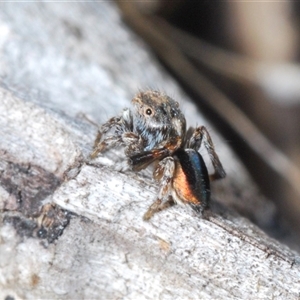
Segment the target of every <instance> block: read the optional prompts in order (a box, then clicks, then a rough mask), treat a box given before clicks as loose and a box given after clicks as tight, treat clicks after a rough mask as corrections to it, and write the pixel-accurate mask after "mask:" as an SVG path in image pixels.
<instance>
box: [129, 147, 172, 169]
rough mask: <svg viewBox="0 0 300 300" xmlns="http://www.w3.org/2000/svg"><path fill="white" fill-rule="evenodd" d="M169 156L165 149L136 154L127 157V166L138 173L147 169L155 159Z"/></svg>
mask: <svg viewBox="0 0 300 300" xmlns="http://www.w3.org/2000/svg"><path fill="white" fill-rule="evenodd" d="M167 155H169V151H168V150H167V149H166V148H159V149H153V150H149V151H144V152H142V153H137V154H135V155H131V156H130V157H129V165H131V168H132V170H133V171H140V170H142V169H145V168H146V167H148V166H149V165H150V164H151V163H153V162H154V161H155V160H157V159H161V158H163V157H165V156H167Z"/></svg>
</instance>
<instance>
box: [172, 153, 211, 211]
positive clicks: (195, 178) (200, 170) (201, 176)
mask: <svg viewBox="0 0 300 300" xmlns="http://www.w3.org/2000/svg"><path fill="white" fill-rule="evenodd" d="M174 156H175V157H176V158H177V160H176V169H175V174H174V177H173V189H174V191H175V193H176V197H175V198H177V199H175V201H176V202H177V201H178V202H180V201H181V202H183V203H186V204H190V205H191V206H192V207H193V209H195V210H196V211H202V210H203V209H205V208H206V207H207V206H208V204H209V199H210V183H209V175H208V171H207V168H206V165H205V162H204V160H203V158H202V156H201V155H200V154H199V153H198V152H197V151H195V150H193V149H186V150H183V149H179V150H177V151H176V152H175V153H174Z"/></svg>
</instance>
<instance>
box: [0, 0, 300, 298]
mask: <svg viewBox="0 0 300 300" xmlns="http://www.w3.org/2000/svg"><path fill="white" fill-rule="evenodd" d="M0 8H1V9H0V20H1V21H0V29H1V32H2V34H1V40H0V47H1V48H0V49H1V61H0V64H1V68H0V76H1V88H0V133H1V135H0V155H1V157H0V171H1V172H0V175H1V178H0V179H1V180H0V182H1V186H0V209H1V227H0V297H1V298H2V299H5V298H6V297H8V296H11V297H14V298H15V299H36V298H39V299H94V298H95V299H96V298H97V299H99V298H101V299H119V298H125V299H158V298H161V299H200V298H201V299H236V298H239V299H271V298H273V299H298V298H299V292H300V283H299V270H300V265H299V256H298V255H297V254H295V253H293V252H292V251H291V250H290V249H288V248H287V247H285V246H283V245H282V244H280V243H278V242H276V241H274V240H272V239H271V238H269V237H267V236H266V235H265V234H264V233H263V232H262V231H261V230H259V229H258V228H257V227H256V226H255V225H253V224H251V223H250V221H248V220H247V219H245V218H242V217H241V216H240V215H238V214H236V213H234V212H230V211H227V210H226V209H224V208H223V207H221V208H218V204H217V203H222V204H225V203H226V204H227V205H228V206H231V207H232V206H235V207H238V206H239V207H242V208H243V210H244V211H246V212H247V213H246V214H247V215H251V216H252V217H253V218H254V219H256V220H262V221H261V223H263V222H264V221H263V220H265V222H268V220H271V219H272V217H270V215H272V214H273V212H274V209H273V207H272V205H271V204H270V203H268V202H267V201H266V200H264V199H263V197H262V196H261V195H260V194H259V192H257V189H256V187H255V186H254V184H253V183H252V182H251V180H250V179H249V177H248V175H247V173H246V171H245V170H244V169H243V167H242V165H241V164H240V163H239V162H238V160H237V159H236V158H235V157H234V155H233V154H232V152H231V151H230V150H229V149H228V147H227V146H226V144H225V143H224V141H223V140H222V139H221V138H220V137H218V135H217V133H216V132H215V131H214V130H213V128H212V126H211V125H208V122H207V121H206V120H205V118H204V117H203V116H202V115H201V114H200V112H199V111H198V110H197V109H196V108H195V107H194V105H193V104H191V102H190V101H189V99H188V98H187V96H186V95H185V94H184V93H183V92H182V91H181V90H180V88H179V87H178V85H177V84H176V82H175V81H174V80H172V78H170V76H168V75H167V74H166V73H165V72H164V71H163V70H162V68H161V67H160V66H159V65H158V63H157V62H156V60H155V58H154V57H153V56H152V55H151V54H150V52H149V50H148V49H147V47H146V45H144V44H143V42H142V41H141V40H140V39H139V38H138V37H137V36H135V35H134V34H133V33H131V32H130V30H129V29H128V28H126V25H124V24H123V23H122V21H121V18H120V15H119V13H118V10H117V9H116V7H115V6H114V5H113V4H112V3H100V4H99V3H95V4H91V3H90V4H76V3H72V4H70V3H69V4H62V3H59V4H58V3H56V4H55V3H51V4H50V3H47V4H8V3H2V4H1V6H0ZM149 87H150V88H155V89H160V90H163V91H165V92H166V93H168V94H169V95H171V96H173V97H174V98H176V99H177V100H180V102H181V106H182V108H183V111H184V112H185V114H186V116H187V120H188V123H189V125H195V124H205V125H206V126H208V128H210V131H211V134H212V136H213V139H214V142H215V144H216V148H217V151H218V154H219V156H220V159H221V161H222V162H223V164H224V166H225V168H226V171H227V173H228V178H227V179H225V180H223V181H222V182H219V183H216V184H214V186H213V205H212V206H213V208H212V212H209V213H208V215H207V216H206V218H202V217H200V216H198V215H196V214H195V213H194V212H193V211H192V210H191V209H189V208H188V207H179V206H175V207H172V208H170V209H168V210H166V211H164V212H161V213H160V214H157V215H155V216H154V217H153V219H151V221H150V222H144V221H143V220H142V216H143V213H144V212H145V211H146V210H147V208H148V206H149V205H150V204H151V203H152V202H153V200H154V199H155V196H156V193H157V189H158V186H157V184H156V183H155V182H154V181H153V180H152V179H151V173H150V171H146V172H141V173H132V172H126V173H120V172H117V171H115V170H114V168H113V165H114V163H115V161H116V160H120V159H122V156H121V153H122V151H121V150H120V149H118V150H116V151H112V152H111V153H108V154H107V155H103V156H101V157H100V158H99V159H97V160H95V161H93V162H90V161H89V160H88V155H89V153H90V152H91V149H92V145H93V141H94V138H95V136H96V132H97V128H96V126H94V125H92V124H91V123H90V122H89V121H87V120H86V118H85V117H83V114H84V115H85V116H88V117H89V118H90V119H91V120H93V121H95V122H97V123H99V124H101V123H102V122H104V121H106V120H107V118H108V117H110V116H113V115H116V114H117V113H118V112H120V111H121V110H122V109H123V108H124V107H128V106H129V105H130V99H131V98H132V97H133V96H134V94H135V93H136V92H137V90H139V89H145V88H149ZM45 204H51V205H53V206H51V207H55V208H53V210H51V209H50V212H51V213H52V214H50V213H47V214H45V213H41V211H40V210H41V207H42V205H45ZM54 205H56V206H54ZM46 206H47V205H46ZM253 207H255V209H253ZM263 209H264V211H267V212H268V214H269V215H262V210H263ZM67 211H68V212H71V213H72V215H70V213H67ZM47 212H48V210H47ZM45 215H46V218H44V217H45ZM66 218H67V219H66ZM45 220H46V221H47V220H48V221H49V220H50V221H51V222H50V223H51V224H49V222H48V223H47V222H46V221H45ZM41 224H42V225H43V226H44V227H47V226H48V227H49V228H54V229H53V231H51V230H49V231H48V233H47V234H46V237H45V236H44V235H43V232H41V231H40V230H39V229H40V228H41ZM60 234H61V235H60ZM51 235H53V236H54V237H55V239H51ZM7 299H8V298H7Z"/></svg>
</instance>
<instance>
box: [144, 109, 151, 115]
mask: <svg viewBox="0 0 300 300" xmlns="http://www.w3.org/2000/svg"><path fill="white" fill-rule="evenodd" d="M145 112H146V115H147V116H151V115H152V114H153V111H152V109H151V108H147V109H146V111H145Z"/></svg>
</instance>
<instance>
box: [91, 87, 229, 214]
mask: <svg viewBox="0 0 300 300" xmlns="http://www.w3.org/2000/svg"><path fill="white" fill-rule="evenodd" d="M132 105H133V107H132V109H131V110H130V109H128V108H126V109H124V110H123V113H122V114H121V115H120V116H117V117H113V118H111V119H109V120H108V121H107V122H106V123H104V124H103V125H102V126H101V127H100V129H99V132H98V136H97V138H96V140H95V144H94V151H93V153H92V154H91V158H92V159H93V158H95V157H96V156H97V155H98V154H99V153H100V152H103V151H105V150H107V149H108V148H111V147H116V146H119V145H122V146H125V155H126V157H127V162H126V164H127V165H128V166H129V167H130V168H131V169H132V170H134V171H139V170H142V169H144V168H146V167H147V166H148V165H150V164H151V163H156V166H155V169H154V173H153V177H154V179H155V180H157V181H158V182H160V184H161V186H160V190H159V193H158V197H157V200H156V201H155V202H154V203H153V204H152V205H151V206H150V207H149V209H148V211H147V212H146V213H145V215H144V220H149V219H150V218H151V217H152V216H153V215H154V214H155V213H156V212H159V211H161V210H163V209H166V208H168V207H170V206H172V205H174V204H175V203H178V204H189V205H191V207H192V208H193V209H194V210H195V211H197V212H202V211H203V210H204V209H205V208H207V207H208V205H209V199H210V180H216V179H220V178H224V177H225V176H226V173H225V171H224V169H223V166H222V164H221V162H220V160H219V158H218V155H217V154H216V152H215V149H214V145H213V142H212V140H211V137H210V135H209V133H208V131H207V129H206V128H205V127H204V126H199V127H197V128H196V129H194V128H192V127H191V128H189V129H188V130H186V120H185V117H184V115H183V113H182V112H181V110H180V108H179V103H178V102H176V101H174V100H173V99H172V98H170V97H168V96H167V95H165V94H163V93H161V92H157V91H146V92H140V93H139V94H137V95H136V96H135V97H134V98H133V99H132ZM109 132H112V134H111V135H108V133H109ZM202 142H203V144H204V146H205V148H206V150H207V152H208V154H209V157H210V160H211V162H212V165H213V168H214V171H215V172H214V173H213V174H212V175H208V171H207V168H206V165H205V162H204V160H203V158H202V156H201V155H200V153H199V152H198V150H199V149H200V147H201V145H202Z"/></svg>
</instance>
